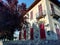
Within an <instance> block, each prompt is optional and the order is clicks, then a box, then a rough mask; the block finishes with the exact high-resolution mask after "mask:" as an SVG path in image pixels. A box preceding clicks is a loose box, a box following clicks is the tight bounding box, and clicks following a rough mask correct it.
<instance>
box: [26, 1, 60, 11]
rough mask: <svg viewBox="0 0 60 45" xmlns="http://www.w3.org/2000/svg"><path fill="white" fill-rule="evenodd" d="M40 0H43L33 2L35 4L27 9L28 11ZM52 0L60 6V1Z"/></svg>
mask: <svg viewBox="0 0 60 45" xmlns="http://www.w3.org/2000/svg"><path fill="white" fill-rule="evenodd" d="M39 1H41V0H35V1H34V2H33V4H32V5H31V6H30V7H29V8H28V9H27V12H28V11H29V10H31V9H32V8H33V7H34V6H35V5H36V4H37V3H39ZM50 1H51V2H53V3H54V4H56V5H58V6H59V7H60V2H58V1H57V0H50Z"/></svg>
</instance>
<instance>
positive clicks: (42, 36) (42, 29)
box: [39, 23, 46, 39]
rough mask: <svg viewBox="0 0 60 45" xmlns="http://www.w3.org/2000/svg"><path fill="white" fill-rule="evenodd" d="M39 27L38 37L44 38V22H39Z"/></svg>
mask: <svg viewBox="0 0 60 45" xmlns="http://www.w3.org/2000/svg"><path fill="white" fill-rule="evenodd" d="M39 27H40V39H45V38H46V35H45V29H44V24H43V23H42V24H40V25H39Z"/></svg>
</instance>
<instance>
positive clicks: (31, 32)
mask: <svg viewBox="0 0 60 45" xmlns="http://www.w3.org/2000/svg"><path fill="white" fill-rule="evenodd" d="M30 39H31V40H33V39H34V37H33V28H31V29H30Z"/></svg>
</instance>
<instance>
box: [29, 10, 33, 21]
mask: <svg viewBox="0 0 60 45" xmlns="http://www.w3.org/2000/svg"><path fill="white" fill-rule="evenodd" d="M30 19H31V20H32V19H33V11H31V12H30Z"/></svg>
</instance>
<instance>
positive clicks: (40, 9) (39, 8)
mask: <svg viewBox="0 0 60 45" xmlns="http://www.w3.org/2000/svg"><path fill="white" fill-rule="evenodd" d="M38 10H39V15H40V16H41V15H43V12H42V4H40V5H39V6H38Z"/></svg>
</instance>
